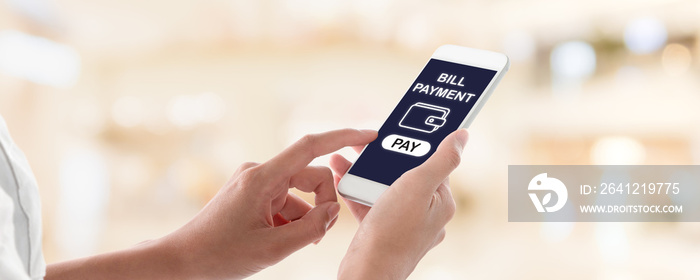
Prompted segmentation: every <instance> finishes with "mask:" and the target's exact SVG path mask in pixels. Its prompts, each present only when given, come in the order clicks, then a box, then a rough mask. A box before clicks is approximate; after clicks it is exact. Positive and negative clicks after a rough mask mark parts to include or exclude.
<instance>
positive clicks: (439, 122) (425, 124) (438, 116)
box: [399, 102, 450, 133]
mask: <svg viewBox="0 0 700 280" xmlns="http://www.w3.org/2000/svg"><path fill="white" fill-rule="evenodd" d="M449 113H450V109H449V108H445V107H440V106H436V105H432V104H427V103H423V102H418V103H416V104H413V105H411V107H409V108H408V111H406V114H405V115H403V118H402V119H401V121H400V122H399V126H400V127H403V128H408V129H413V130H418V131H420V132H425V133H433V131H436V130H438V128H440V127H442V126H443V125H445V121H446V120H445V118H446V117H447V114H449Z"/></svg>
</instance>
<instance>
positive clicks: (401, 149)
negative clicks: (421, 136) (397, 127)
mask: <svg viewBox="0 0 700 280" xmlns="http://www.w3.org/2000/svg"><path fill="white" fill-rule="evenodd" d="M382 147H383V148H384V149H387V150H389V151H394V152H398V153H402V154H407V155H412V156H414V157H422V156H424V155H425V154H427V153H428V152H429V151H430V143H428V142H426V141H423V140H418V139H413V138H410V137H406V136H401V135H396V134H392V135H389V136H387V137H386V138H384V140H382Z"/></svg>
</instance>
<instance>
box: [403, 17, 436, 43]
mask: <svg viewBox="0 0 700 280" xmlns="http://www.w3.org/2000/svg"><path fill="white" fill-rule="evenodd" d="M432 32H433V30H432V29H431V27H430V21H428V19H427V18H426V16H425V15H422V14H418V15H412V16H408V17H407V18H405V19H404V20H403V21H401V23H400V24H399V27H398V30H397V33H396V41H397V42H398V43H399V44H400V45H401V46H403V47H405V48H407V49H410V50H420V49H422V48H424V47H426V44H427V43H428V42H429V41H430V35H431V33H432Z"/></svg>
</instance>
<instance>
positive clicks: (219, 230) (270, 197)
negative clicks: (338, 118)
mask: <svg viewBox="0 0 700 280" xmlns="http://www.w3.org/2000/svg"><path fill="white" fill-rule="evenodd" d="M376 137H377V133H376V132H375V131H369V130H354V129H344V130H336V131H331V132H327V133H322V134H317V135H307V136H305V137H304V138H302V139H301V140H299V141H298V142H296V143H295V144H293V145H292V146H291V147H289V148H287V149H286V150H284V151H283V152H282V153H280V154H279V155H277V156H276V157H274V158H272V159H271V160H269V161H268V162H265V163H262V164H256V163H245V164H243V165H242V166H241V167H240V168H239V169H238V171H236V172H235V174H234V175H233V177H232V178H231V179H230V180H229V182H228V183H227V184H226V185H225V186H224V187H223V188H222V189H221V190H220V191H219V192H218V194H217V195H216V196H215V197H214V198H213V199H212V200H211V201H210V202H209V203H208V204H207V206H206V207H205V208H204V209H202V211H201V212H200V213H199V214H197V216H196V217H195V218H194V219H192V221H190V222H189V223H188V224H187V225H185V226H183V227H182V228H180V229H178V230H177V231H176V232H174V233H172V234H170V235H169V236H166V237H165V238H164V239H165V240H164V241H165V243H168V244H173V246H175V247H176V248H178V249H177V250H178V251H179V254H181V255H182V256H184V257H185V259H184V262H183V265H184V268H186V271H185V272H184V273H185V274H183V276H185V275H187V276H188V277H183V278H196V279H201V278H206V279H221V278H227V279H228V278H242V277H245V276H249V275H251V274H254V273H256V272H258V271H260V270H262V269H264V268H266V267H268V266H271V265H273V264H275V263H277V262H279V261H281V260H282V259H284V258H285V257H287V256H288V255H290V254H291V253H293V252H295V251H297V250H299V249H301V248H303V247H304V246H306V245H308V244H309V243H312V242H316V241H319V240H320V239H321V238H322V237H323V236H324V234H325V233H326V231H327V230H328V228H329V227H330V226H332V224H333V223H334V222H335V219H336V217H337V215H338V211H339V210H340V205H339V204H338V203H337V202H336V194H335V189H334V188H333V177H332V176H333V175H332V173H331V171H330V169H328V168H327V167H312V166H307V165H308V164H309V163H310V162H311V161H312V160H313V159H314V158H316V157H318V156H321V155H324V154H327V153H331V152H334V151H336V150H338V149H340V148H343V147H345V146H353V145H365V144H367V143H369V142H371V141H372V140H374V139H375V138H376ZM289 188H297V189H299V190H302V191H304V192H314V193H315V195H316V197H315V204H316V206H315V207H312V206H311V205H309V204H308V203H306V202H305V201H304V200H302V199H301V198H299V197H297V196H295V195H293V194H292V193H289V192H288V189H289Z"/></svg>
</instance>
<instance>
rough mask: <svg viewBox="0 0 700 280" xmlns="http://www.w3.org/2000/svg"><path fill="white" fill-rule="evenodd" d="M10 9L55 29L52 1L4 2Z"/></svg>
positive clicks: (15, 0)
mask: <svg viewBox="0 0 700 280" xmlns="http://www.w3.org/2000/svg"><path fill="white" fill-rule="evenodd" d="M5 2H6V3H7V4H8V6H9V7H10V8H13V9H15V10H17V11H18V12H19V13H20V14H22V15H25V16H27V17H29V18H31V19H32V20H34V21H36V22H38V23H42V24H46V25H54V26H53V27H56V26H55V25H56V14H55V6H54V5H53V4H54V1H47V0H6V1H5Z"/></svg>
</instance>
